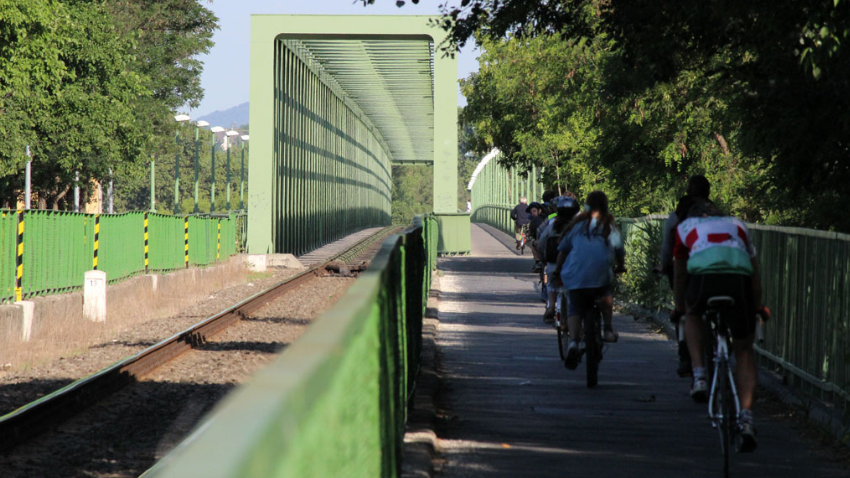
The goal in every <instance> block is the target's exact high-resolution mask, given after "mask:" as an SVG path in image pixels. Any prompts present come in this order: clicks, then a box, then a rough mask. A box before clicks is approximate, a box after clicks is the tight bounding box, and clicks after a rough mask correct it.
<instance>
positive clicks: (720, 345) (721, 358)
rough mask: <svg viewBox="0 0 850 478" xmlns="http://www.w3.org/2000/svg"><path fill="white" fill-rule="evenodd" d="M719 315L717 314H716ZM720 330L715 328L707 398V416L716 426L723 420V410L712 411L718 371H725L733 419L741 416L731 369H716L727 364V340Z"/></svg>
mask: <svg viewBox="0 0 850 478" xmlns="http://www.w3.org/2000/svg"><path fill="white" fill-rule="evenodd" d="M718 315H719V314H718ZM721 330H722V328H721V327H719V326H718V327H717V329H716V332H715V337H716V341H717V347H716V348H715V352H714V363H715V367H714V375H713V377H712V379H711V393H710V394H709V396H708V416H709V418H710V419H711V421H712V423H713V424H714V425H717V424H718V423H719V422H720V420H722V419H723V410H716V411H715V410H714V407H715V401H714V398H715V393H716V392H717V378H718V370H721V369H725V372H726V374H727V377H726V378H727V379H728V381H729V382H728V383H729V389H730V390H731V391H732V398H733V400H734V402H735V417H734V418H735V419H736V420H737V418H738V416H739V415H740V414H741V402H740V400H739V399H738V388H737V387H736V386H735V377H734V376H733V375H732V369H731V367H729V366H728V365H727V366H726V367H718V366H717V365H716V364H720V363H721V362H724V363H726V364H728V363H729V339H728V338H727V337H726V334H725V332H720V331H721Z"/></svg>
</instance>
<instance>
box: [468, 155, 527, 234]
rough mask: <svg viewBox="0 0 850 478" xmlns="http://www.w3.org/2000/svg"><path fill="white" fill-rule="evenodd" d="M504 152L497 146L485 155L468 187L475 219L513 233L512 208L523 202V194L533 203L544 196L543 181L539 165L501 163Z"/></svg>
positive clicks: (473, 219) (474, 220)
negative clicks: (522, 165)
mask: <svg viewBox="0 0 850 478" xmlns="http://www.w3.org/2000/svg"><path fill="white" fill-rule="evenodd" d="M501 154H502V153H501V152H500V151H499V150H497V149H494V150H493V151H491V152H490V154H488V155H486V156H484V158H482V159H481V162H480V163H478V166H477V167H476V168H475V171H473V173H472V178H471V179H470V181H469V185H468V186H467V189H468V190H469V191H470V193H471V196H472V199H471V202H472V222H482V223H485V224H489V225H491V226H493V227H495V228H497V229H500V230H502V231H504V232H506V233H508V234H513V233H514V231H513V228H514V225H513V221H512V220H511V217H510V212H511V209H513V207H514V206H516V205H517V204H518V203H519V199H520V198H521V197H526V198H527V199H528V202H529V203H531V202H532V201H538V200H540V199H541V196H542V195H543V184H542V183H541V182H540V173H541V171H540V169H539V168H537V167H536V166H532V167H531V169H528V170H526V171H520V170H519V169H518V168H516V167H511V168H505V167H504V166H502V165H501V164H499V158H500V157H501ZM523 175H524V176H525V177H522V176H523Z"/></svg>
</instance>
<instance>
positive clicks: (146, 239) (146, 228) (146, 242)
mask: <svg viewBox="0 0 850 478" xmlns="http://www.w3.org/2000/svg"><path fill="white" fill-rule="evenodd" d="M147 273H148V213H145V274H147Z"/></svg>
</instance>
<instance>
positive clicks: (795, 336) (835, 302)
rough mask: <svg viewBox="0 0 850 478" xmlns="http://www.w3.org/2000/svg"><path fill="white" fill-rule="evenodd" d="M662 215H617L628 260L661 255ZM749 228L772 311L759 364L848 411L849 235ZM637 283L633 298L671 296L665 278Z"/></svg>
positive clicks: (650, 302)
mask: <svg viewBox="0 0 850 478" xmlns="http://www.w3.org/2000/svg"><path fill="white" fill-rule="evenodd" d="M665 219H666V218H664V217H659V216H653V217H650V218H642V219H637V220H634V219H632V220H629V219H626V220H621V221H620V224H621V228H622V229H623V232H624V234H625V235H626V241H627V254H629V255H630V256H632V257H631V258H630V260H633V261H635V262H636V263H649V262H653V263H654V262H655V261H657V259H656V258H657V255H655V256H654V257H651V255H652V254H657V250H658V249H659V248H660V242H659V241H660V234H659V233H658V230H660V228H661V223H662V221H664V220H665ZM748 226H749V228H750V230H751V231H752V236H753V242H754V243H755V246H756V250H757V251H758V256H759V263H760V268H761V278H762V286H763V291H764V303H765V304H766V305H767V306H768V307H770V309H771V311H772V312H773V319H772V320H771V322H770V323H769V324H768V325H767V327H766V331H765V342H764V344H763V345H761V346H760V347H758V348H757V350H758V352H759V355H760V356H761V358H760V360H761V362H762V365H765V366H767V367H770V368H773V369H776V370H779V371H781V372H782V373H783V374H784V375H785V376H787V377H788V378H790V379H791V380H792V381H794V382H796V384H797V385H800V386H801V387H802V388H803V389H804V390H806V391H807V392H808V393H811V394H813V395H815V396H817V397H819V398H823V399H826V400H831V401H834V402H835V404H836V406H838V407H839V409H842V408H843V409H844V410H845V411H846V410H850V393H848V392H850V235H848V234H840V233H834V232H825V231H815V230H811V229H801V228H793V227H774V226H763V225H757V224H749V225H748ZM642 241H643V242H642ZM630 245H631V246H632V247H629V246H630ZM636 255H645V256H650V257H635V256H636ZM633 272H634V271H630V274H632V273H633ZM625 280H628V277H627V278H625ZM638 282H643V284H642V285H640V284H638V286H636V287H634V288H633V290H634V291H641V293H639V294H633V295H632V297H629V299H630V300H635V301H638V302H643V303H642V305H647V306H653V307H655V306H657V305H658V304H662V303H665V302H666V303H670V302H671V301H672V297H671V296H670V291H669V287H667V284H666V283H664V284H658V283H657V282H656V284H655V286H654V287H656V289H653V286H652V285H651V284H648V283H647V281H646V280H643V281H638ZM665 295H666V296H665ZM659 297H660V298H661V300H657V298H659Z"/></svg>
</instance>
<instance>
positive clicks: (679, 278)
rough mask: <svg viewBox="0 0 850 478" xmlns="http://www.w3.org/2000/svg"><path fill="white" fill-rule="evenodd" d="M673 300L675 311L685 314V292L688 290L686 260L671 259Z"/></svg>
mask: <svg viewBox="0 0 850 478" xmlns="http://www.w3.org/2000/svg"><path fill="white" fill-rule="evenodd" d="M673 271H674V272H673V277H674V279H673V283H674V284H675V286H674V287H673V298H674V300H675V304H676V310H677V311H678V312H681V313H683V314H684V313H685V312H687V309H686V308H685V307H686V306H685V291H686V290H687V288H688V260H687V259H684V260H682V259H679V258H678V257H677V258H675V259H673Z"/></svg>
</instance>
